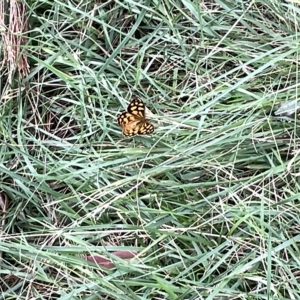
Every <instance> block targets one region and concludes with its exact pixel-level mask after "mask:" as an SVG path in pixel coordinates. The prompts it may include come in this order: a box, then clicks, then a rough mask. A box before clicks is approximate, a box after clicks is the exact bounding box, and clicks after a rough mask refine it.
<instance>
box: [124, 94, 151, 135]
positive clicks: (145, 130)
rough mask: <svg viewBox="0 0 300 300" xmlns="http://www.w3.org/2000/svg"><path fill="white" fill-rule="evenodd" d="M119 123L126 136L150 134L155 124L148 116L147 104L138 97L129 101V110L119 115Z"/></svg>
mask: <svg viewBox="0 0 300 300" xmlns="http://www.w3.org/2000/svg"><path fill="white" fill-rule="evenodd" d="M118 124H119V126H120V127H121V128H122V133H123V134H124V135H125V136H133V135H138V134H150V133H152V132H153V131H154V126H153V125H152V124H151V123H150V121H149V120H148V119H147V118H146V106H145V104H144V103H143V102H142V101H141V100H139V99H138V98H136V97H134V98H133V100H132V101H131V102H130V103H129V105H128V107H127V111H123V112H122V113H121V114H120V115H119V117H118Z"/></svg>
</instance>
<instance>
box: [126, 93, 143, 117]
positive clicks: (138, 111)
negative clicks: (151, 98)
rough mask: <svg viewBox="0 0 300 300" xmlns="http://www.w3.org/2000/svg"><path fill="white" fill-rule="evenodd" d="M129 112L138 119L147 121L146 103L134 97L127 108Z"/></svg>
mask: <svg viewBox="0 0 300 300" xmlns="http://www.w3.org/2000/svg"><path fill="white" fill-rule="evenodd" d="M127 111H128V112H129V113H130V114H132V115H134V116H137V117H138V118H141V119H145V118H146V106H145V104H144V102H142V101H141V100H139V99H138V98H136V97H134V98H133V100H132V101H131V102H130V103H129V105H128V107H127Z"/></svg>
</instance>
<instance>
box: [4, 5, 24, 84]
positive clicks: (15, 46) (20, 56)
mask: <svg viewBox="0 0 300 300" xmlns="http://www.w3.org/2000/svg"><path fill="white" fill-rule="evenodd" d="M25 13H26V6H25V4H24V3H23V2H22V1H16V0H10V1H5V0H1V1H0V28H1V36H2V41H3V61H2V65H1V69H4V68H6V70H7V75H8V83H11V82H12V78H13V74H14V73H15V72H16V71H18V72H19V76H20V77H21V78H24V77H25V76H26V75H27V74H28V72H29V64H28V60H27V55H26V51H25V49H24V48H22V46H24V45H25V44H26V40H27V39H26V32H27V29H28V23H27V20H26V14H25ZM8 14H9V21H8V24H6V22H5V16H6V15H8Z"/></svg>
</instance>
